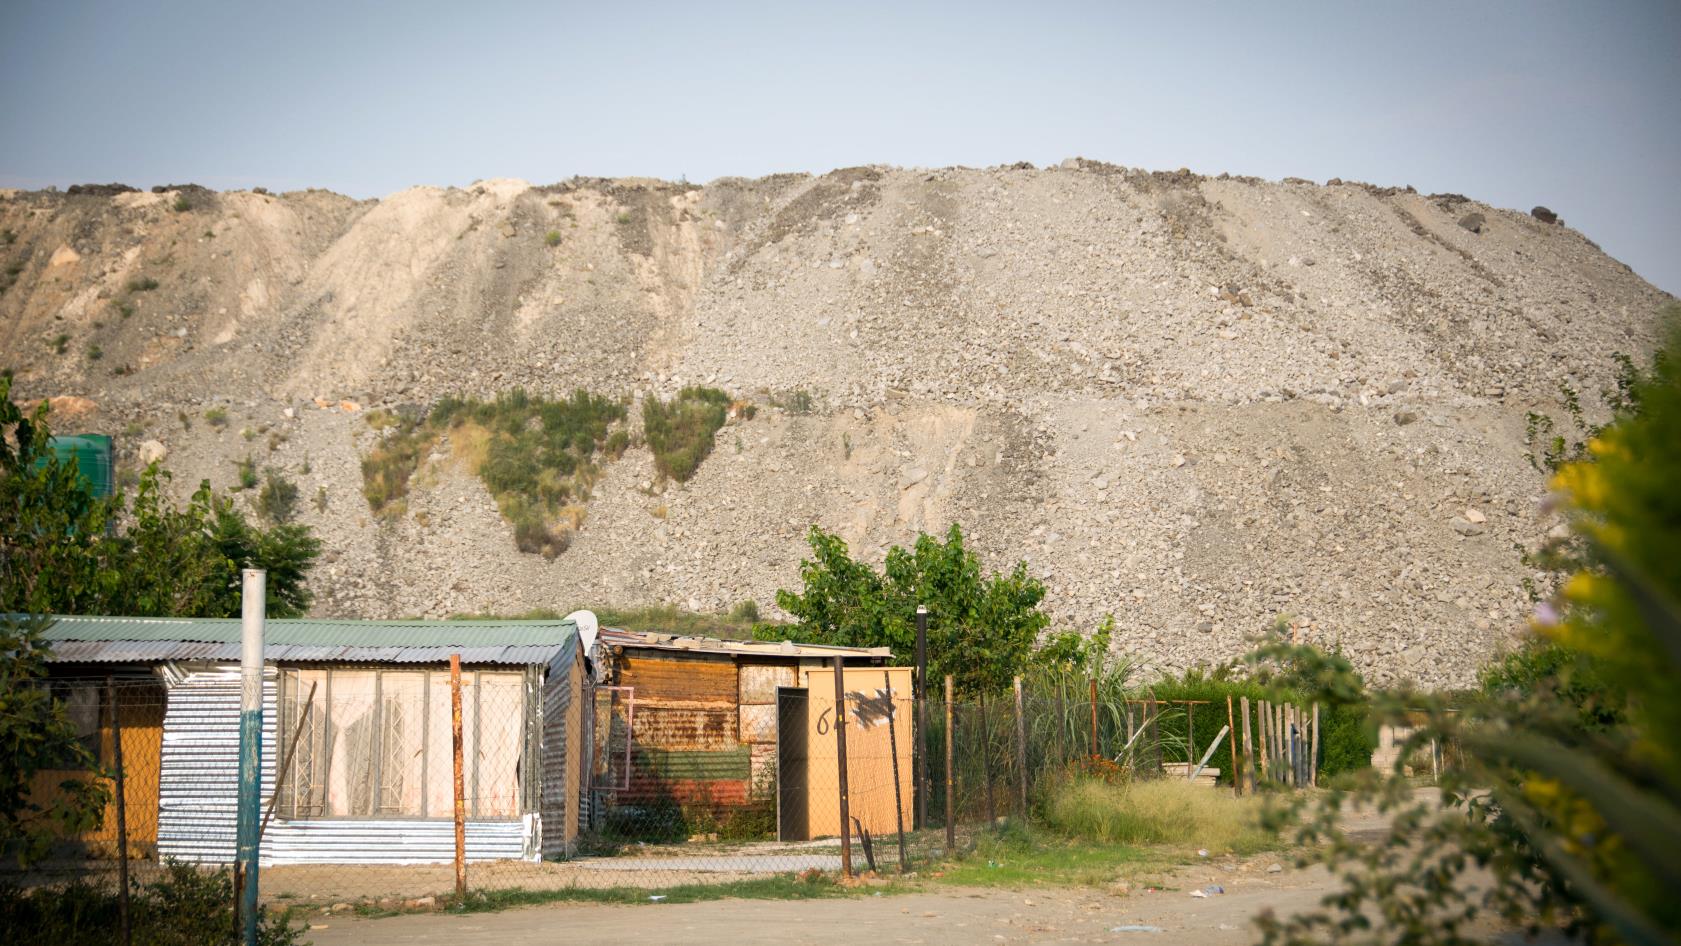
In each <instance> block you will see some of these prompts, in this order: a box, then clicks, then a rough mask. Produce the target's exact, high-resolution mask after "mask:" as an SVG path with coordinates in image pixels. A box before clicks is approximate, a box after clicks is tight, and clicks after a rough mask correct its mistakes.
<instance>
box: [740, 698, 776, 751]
mask: <svg viewBox="0 0 1681 946" xmlns="http://www.w3.org/2000/svg"><path fill="white" fill-rule="evenodd" d="M739 712H740V714H741V723H740V730H741V741H742V742H747V743H772V744H774V743H775V742H776V704H774V703H765V704H752V705H745V704H744V705H743V706H742V707H741V708H740V711H739Z"/></svg>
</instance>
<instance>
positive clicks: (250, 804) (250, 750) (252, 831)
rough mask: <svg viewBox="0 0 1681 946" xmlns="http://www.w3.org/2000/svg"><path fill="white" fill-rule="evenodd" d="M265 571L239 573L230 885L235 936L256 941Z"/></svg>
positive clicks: (248, 944)
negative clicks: (235, 894) (235, 806)
mask: <svg viewBox="0 0 1681 946" xmlns="http://www.w3.org/2000/svg"><path fill="white" fill-rule="evenodd" d="M267 595H268V573H267V572H265V571H263V570H262V569H260V568H247V569H244V570H242V571H241V573H240V649H239V817H238V819H237V825H236V826H237V829H238V843H237V850H236V856H237V858H238V865H237V870H236V871H235V885H234V886H235V888H236V889H237V890H238V891H239V909H238V911H237V912H238V914H239V920H240V935H241V938H242V941H243V942H244V943H245V946H256V944H257V859H258V844H259V839H258V834H257V831H258V823H257V822H258V818H259V812H260V811H261V809H262V804H263V799H262V779H263V624H264V621H265V620H266V618H267V615H268V597H267Z"/></svg>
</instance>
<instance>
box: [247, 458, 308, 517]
mask: <svg viewBox="0 0 1681 946" xmlns="http://www.w3.org/2000/svg"><path fill="white" fill-rule="evenodd" d="M256 506H257V514H258V515H260V516H262V517H263V518H264V519H267V520H268V521H269V522H270V523H272V524H274V525H280V524H281V523H285V522H291V521H292V517H293V515H295V514H296V513H297V508H298V484H296V483H294V482H292V481H291V480H289V479H287V478H286V475H285V474H284V473H282V472H280V471H279V470H276V469H274V468H272V467H270V468H269V469H268V470H265V471H264V473H263V488H262V490H261V491H259V492H258V493H257V504H256Z"/></svg>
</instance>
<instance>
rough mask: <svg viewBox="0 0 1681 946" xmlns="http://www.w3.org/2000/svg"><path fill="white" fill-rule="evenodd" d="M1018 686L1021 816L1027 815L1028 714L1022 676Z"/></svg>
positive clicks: (1017, 735) (1017, 715) (1018, 760)
mask: <svg viewBox="0 0 1681 946" xmlns="http://www.w3.org/2000/svg"><path fill="white" fill-rule="evenodd" d="M1015 686H1016V771H1017V773H1018V777H1019V781H1020V782H1021V786H1020V789H1021V812H1020V814H1021V817H1023V818H1026V817H1027V715H1026V713H1025V712H1024V707H1023V704H1022V699H1021V677H1016V678H1015Z"/></svg>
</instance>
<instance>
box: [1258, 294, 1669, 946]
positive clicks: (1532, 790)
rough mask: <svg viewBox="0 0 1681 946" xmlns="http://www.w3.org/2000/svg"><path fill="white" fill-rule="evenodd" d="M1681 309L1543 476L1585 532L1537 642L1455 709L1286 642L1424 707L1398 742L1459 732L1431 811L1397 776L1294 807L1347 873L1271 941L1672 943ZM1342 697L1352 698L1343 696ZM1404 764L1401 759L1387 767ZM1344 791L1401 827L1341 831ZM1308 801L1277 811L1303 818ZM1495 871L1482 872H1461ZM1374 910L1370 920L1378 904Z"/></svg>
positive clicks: (1331, 683)
mask: <svg viewBox="0 0 1681 946" xmlns="http://www.w3.org/2000/svg"><path fill="white" fill-rule="evenodd" d="M1677 352H1681V316H1677V314H1675V313H1671V323H1670V330H1669V337H1668V345H1667V346H1666V349H1665V350H1664V351H1662V352H1660V353H1659V355H1658V357H1657V358H1656V360H1655V362H1654V365H1653V369H1652V372H1651V374H1650V375H1649V376H1648V377H1646V378H1643V379H1641V380H1640V381H1638V382H1637V383H1636V384H1635V385H1634V388H1633V390H1632V391H1631V395H1632V396H1631V397H1630V398H1628V400H1627V404H1628V405H1629V407H1630V409H1637V411H1638V412H1637V413H1632V414H1627V413H1625V414H1624V415H1623V416H1621V417H1620V418H1619V419H1618V420H1617V421H1616V422H1614V423H1613V424H1611V425H1610V426H1608V427H1606V428H1604V429H1603V430H1601V431H1600V432H1599V433H1598V435H1597V436H1596V437H1595V438H1594V439H1593V440H1592V441H1591V442H1590V443H1589V444H1588V447H1587V451H1586V458H1585V459H1582V460H1577V461H1575V462H1572V463H1568V464H1566V465H1564V466H1563V467H1561V468H1560V470H1559V472H1558V475H1557V476H1556V477H1555V478H1554V480H1553V485H1554V487H1555V488H1556V489H1557V490H1558V491H1559V493H1560V494H1561V495H1562V496H1563V497H1564V499H1565V501H1566V502H1567V503H1568V507H1569V509H1570V511H1571V514H1572V517H1573V519H1572V522H1573V528H1574V531H1575V533H1576V535H1577V536H1578V537H1579V540H1580V553H1581V559H1580V561H1581V562H1582V564H1581V567H1580V569H1579V570H1578V571H1577V572H1576V573H1575V575H1574V576H1573V577H1572V578H1571V579H1570V580H1569V581H1568V582H1567V583H1566V584H1565V586H1564V588H1563V590H1562V593H1561V595H1560V598H1559V600H1558V601H1556V602H1548V603H1546V604H1545V605H1543V606H1542V607H1541V608H1540V609H1538V612H1537V616H1536V620H1535V622H1534V624H1533V630H1534V633H1535V635H1536V637H1537V641H1536V643H1535V644H1533V645H1532V646H1531V648H1530V649H1528V650H1526V651H1525V652H1522V653H1520V654H1518V655H1515V657H1511V658H1507V659H1506V660H1505V661H1504V662H1503V663H1502V664H1501V665H1499V666H1497V667H1496V668H1494V669H1493V670H1491V671H1490V672H1489V673H1488V674H1487V675H1486V676H1485V679H1484V683H1485V690H1484V691H1483V692H1482V693H1481V694H1480V695H1478V696H1476V697H1474V698H1472V699H1471V700H1470V701H1468V702H1466V703H1462V704H1461V705H1459V706H1457V707H1453V706H1450V705H1449V704H1448V701H1447V700H1446V699H1444V698H1442V697H1441V696H1439V695H1435V694H1424V693H1408V692H1396V691H1387V692H1386V691H1379V692H1376V693H1371V694H1359V693H1357V692H1356V691H1358V690H1359V687H1358V681H1357V680H1353V679H1351V677H1350V675H1349V674H1348V673H1347V668H1345V667H1340V666H1335V665H1333V664H1332V663H1331V662H1329V661H1327V660H1323V659H1320V660H1318V662H1317V663H1315V658H1314V657H1313V655H1311V654H1302V653H1293V651H1294V650H1299V649H1292V648H1288V647H1286V646H1284V645H1279V646H1277V647H1274V648H1270V649H1269V652H1268V653H1266V654H1265V656H1271V657H1294V658H1296V659H1297V660H1298V661H1299V663H1298V666H1299V667H1304V668H1307V670H1308V671H1309V676H1311V677H1313V678H1314V679H1317V680H1318V681H1319V682H1320V684H1321V685H1322V689H1324V690H1325V691H1326V692H1327V693H1340V694H1342V695H1343V696H1345V697H1350V698H1360V697H1363V696H1369V699H1370V701H1371V705H1372V708H1373V713H1374V715H1375V716H1377V717H1378V718H1379V719H1383V720H1386V721H1400V720H1402V719H1404V718H1405V716H1404V714H1405V712H1406V711H1407V710H1408V709H1415V710H1416V709H1419V708H1422V709H1423V711H1424V713H1425V716H1426V722H1425V725H1424V726H1423V727H1421V728H1420V729H1419V730H1418V731H1417V732H1416V733H1415V735H1414V736H1413V737H1412V741H1411V743H1410V744H1409V746H1408V747H1406V748H1415V747H1421V746H1423V745H1424V744H1426V743H1428V742H1431V741H1438V742H1448V743H1455V744H1457V745H1458V746H1459V747H1460V748H1461V750H1462V751H1461V753H1460V757H1461V759H1462V760H1463V762H1462V764H1461V765H1460V766H1458V767H1455V768H1454V769H1452V770H1450V771H1449V773H1448V774H1447V776H1446V777H1445V778H1444V780H1443V783H1442V786H1441V792H1440V798H1439V803H1440V804H1439V805H1438V804H1436V803H1434V802H1432V801H1421V800H1419V799H1417V798H1416V797H1415V796H1414V794H1413V792H1412V791H1411V787H1410V785H1409V784H1408V783H1407V781H1406V780H1405V779H1404V778H1402V777H1401V775H1400V773H1399V771H1395V772H1391V773H1388V774H1381V773H1374V774H1373V776H1372V777H1371V778H1368V779H1367V780H1365V781H1364V782H1363V783H1361V784H1360V785H1359V786H1358V787H1357V789H1356V790H1355V791H1353V792H1351V793H1341V792H1333V793H1331V794H1330V795H1328V796H1326V797H1325V798H1324V799H1323V800H1322V802H1321V803H1319V804H1316V805H1314V806H1312V807H1310V808H1306V809H1305V813H1306V815H1307V817H1306V818H1305V821H1303V822H1301V827H1300V829H1299V831H1298V839H1299V840H1301V841H1304V842H1309V846H1307V847H1305V848H1304V850H1305V851H1306V854H1305V855H1304V858H1305V859H1306V860H1309V861H1318V862H1321V863H1324V864H1326V865H1327V866H1329V867H1331V868H1332V869H1333V871H1334V872H1335V873H1336V874H1337V875H1338V876H1339V877H1340V878H1341V879H1342V882H1343V887H1342V889H1340V890H1338V891H1337V892H1335V893H1334V894H1332V895H1331V896H1329V897H1327V898H1326V900H1325V909H1323V910H1320V911H1315V912H1311V913H1307V914H1303V915H1300V916H1296V917H1292V918H1290V919H1288V920H1281V919H1279V918H1276V917H1271V916H1264V917H1263V918H1262V920H1261V924H1262V930H1263V933H1264V934H1265V942H1266V943H1268V944H1295V943H1321V942H1331V943H1356V942H1358V943H1376V942H1395V943H1408V944H1437V943H1441V944H1460V943H1470V942H1473V941H1478V940H1476V939H1474V938H1473V929H1474V928H1473V926H1472V924H1473V923H1474V922H1476V921H1478V920H1480V919H1482V918H1484V917H1487V916H1488V915H1491V914H1492V915H1493V916H1494V917H1497V918H1499V919H1501V920H1504V921H1506V922H1509V923H1511V924H1514V925H1518V926H1522V927H1527V928H1528V929H1529V930H1531V931H1539V930H1540V929H1542V928H1545V927H1553V926H1559V927H1563V928H1564V930H1565V932H1566V933H1567V934H1568V935H1570V936H1572V937H1575V938H1577V940H1579V941H1585V942H1591V943H1640V944H1657V943H1672V942H1675V941H1677V939H1681V899H1677V898H1676V896H1675V891H1676V890H1678V889H1681V748H1678V747H1677V743H1676V741H1675V733H1676V732H1677V731H1681V730H1678V729H1677V727H1678V726H1681V690H1678V689H1677V687H1676V686H1675V680H1676V679H1677V678H1678V677H1681V556H1677V555H1676V554H1675V553H1676V550H1677V549H1681V489H1678V488H1677V484H1681V364H1678V363H1677V361H1676V357H1677V356H1676V353H1677ZM1351 693H1352V694H1353V696H1350V694H1351ZM1398 765H1399V764H1398ZM1349 801H1362V802H1368V803H1373V804H1376V805H1377V806H1378V807H1379V808H1380V809H1381V810H1384V811H1387V812H1389V813H1391V814H1393V815H1394V827H1393V828H1392V829H1391V830H1390V832H1389V833H1388V834H1387V836H1386V837H1384V838H1383V839H1381V841H1379V842H1378V843H1375V844H1369V845H1368V844H1362V843H1357V842H1356V841H1353V840H1351V839H1349V838H1348V837H1347V836H1346V835H1344V834H1342V833H1341V832H1339V831H1337V830H1336V828H1335V819H1336V815H1337V812H1338V810H1339V808H1340V807H1341V806H1342V805H1343V804H1345V803H1347V802H1349ZM1303 813H1304V806H1303V804H1302V803H1296V804H1294V805H1288V806H1284V807H1281V808H1280V809H1278V810H1276V811H1275V812H1274V813H1273V814H1274V816H1275V817H1276V818H1277V822H1276V823H1277V824H1279V825H1281V826H1282V825H1285V824H1290V823H1294V822H1295V819H1297V818H1298V817H1300V816H1301V815H1302V814H1303ZM1473 866H1476V867H1480V868H1482V869H1484V870H1486V871H1487V873H1488V876H1489V878H1490V879H1489V880H1487V881H1479V882H1475V883H1473V882H1472V881H1471V878H1469V877H1467V871H1468V870H1469V869H1470V868H1472V867H1473ZM1373 916H1378V917H1381V919H1382V924H1383V925H1382V926H1381V927H1374V926H1373V924H1372V920H1371V918H1372V917H1373Z"/></svg>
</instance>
